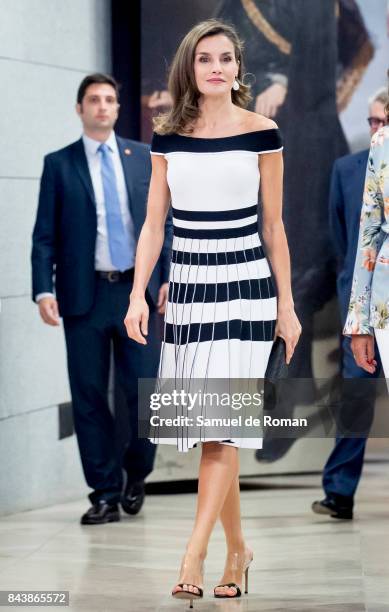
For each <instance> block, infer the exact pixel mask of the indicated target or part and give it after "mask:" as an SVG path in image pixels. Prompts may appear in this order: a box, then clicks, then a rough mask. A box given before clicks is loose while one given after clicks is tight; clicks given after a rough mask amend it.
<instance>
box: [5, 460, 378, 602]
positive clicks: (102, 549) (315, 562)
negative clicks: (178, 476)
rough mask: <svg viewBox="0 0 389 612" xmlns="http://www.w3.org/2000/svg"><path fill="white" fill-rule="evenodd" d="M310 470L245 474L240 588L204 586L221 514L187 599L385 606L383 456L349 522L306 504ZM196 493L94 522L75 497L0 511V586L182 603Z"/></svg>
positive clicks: (82, 598)
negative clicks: (201, 590) (197, 589)
mask: <svg viewBox="0 0 389 612" xmlns="http://www.w3.org/2000/svg"><path fill="white" fill-rule="evenodd" d="M319 482H320V480H319V476H317V475H315V476H289V477H286V476H284V477H271V478H261V479H255V478H254V479H253V478H250V479H247V480H245V481H244V482H243V483H242V488H243V491H242V500H243V502H242V503H243V522H244V528H245V533H246V536H247V541H248V542H249V543H250V544H251V546H252V547H253V548H254V562H253V565H252V568H251V569H250V574H249V594H248V595H245V596H243V597H242V598H241V599H240V600H232V601H224V600H215V599H213V598H212V596H211V593H212V586H213V585H214V584H217V582H218V580H219V578H220V577H221V570H222V567H223V559H224V544H223V534H222V530H221V528H220V526H218V527H217V529H216V530H215V532H214V534H213V537H212V540H211V543H210V546H209V550H208V558H207V561H206V568H205V569H206V576H205V597H204V599H203V600H202V601H196V602H195V603H194V611H195V610H197V611H198V612H201V611H202V610H207V611H215V612H221V611H228V612H237V611H252V612H265V611H268V610H269V611H272V612H275V611H279V612H282V611H284V610H288V611H291V610H293V611H296V612H303V611H312V612H313V611H317V612H327V611H328V612H360V611H362V610H366V611H368V612H384V611H389V463H388V461H387V460H385V458H383V459H381V460H375V461H373V462H369V463H368V464H367V465H366V466H365V472H364V478H363V482H362V485H361V487H360V491H359V495H358V503H357V508H356V517H355V520H354V521H353V522H350V521H336V520H334V519H330V518H328V519H327V518H326V517H320V516H316V515H313V514H312V513H311V512H310V504H311V501H312V500H314V499H316V498H318V497H319V496H321V491H320V486H319ZM194 502H195V495H194V494H193V493H180V494H169V495H160V494H158V495H154V494H153V495H148V497H147V499H146V503H145V506H144V508H143V509H142V511H141V513H140V514H139V515H138V516H136V517H129V516H127V515H125V516H124V518H123V520H122V521H121V522H120V523H114V524H110V525H104V526H98V527H96V526H95V527H82V526H81V525H80V524H79V516H80V515H81V513H82V512H83V511H84V510H85V509H86V503H85V501H84V500H81V501H77V502H74V503H68V504H64V505H59V506H55V507H50V508H47V509H43V510H36V511H30V512H23V513H20V514H14V515H9V516H5V517H3V518H2V519H1V521H0V590H11V589H12V590H16V589H21V590H28V589H33V590H55V589H56V590H68V591H70V607H69V608H66V609H70V610H88V611H91V612H92V611H94V612H100V611H104V612H113V611H115V610H121V611H129V612H132V611H134V612H135V611H136V612H143V611H144V612H146V611H147V612H149V611H152V610H164V611H175V610H177V611H180V610H186V609H188V607H189V606H188V603H187V602H184V601H182V600H181V601H176V600H173V599H171V597H170V596H169V592H170V589H171V587H172V586H173V584H174V581H175V579H176V576H177V568H178V566H179V563H180V558H181V553H182V550H183V546H184V542H185V539H186V537H187V535H188V533H189V530H190V527H191V524H192V518H193V513H194ZM1 609H2V610H15V608H14V607H12V608H11V607H3V608H1ZM27 609H30V608H27ZM31 609H34V610H47V609H52V608H43V607H34V608H31Z"/></svg>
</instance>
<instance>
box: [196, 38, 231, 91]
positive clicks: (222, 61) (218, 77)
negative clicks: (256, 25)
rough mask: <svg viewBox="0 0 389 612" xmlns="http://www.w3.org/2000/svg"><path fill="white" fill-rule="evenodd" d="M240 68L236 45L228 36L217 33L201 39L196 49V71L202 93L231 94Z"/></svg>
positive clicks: (198, 85)
mask: <svg viewBox="0 0 389 612" xmlns="http://www.w3.org/2000/svg"><path fill="white" fill-rule="evenodd" d="M238 70H239V65H238V63H237V61H236V59H235V51H234V45H233V44H232V42H231V41H230V39H229V38H227V36H225V35H224V34H217V35H215V36H207V37H206V38H203V39H202V40H200V42H199V43H198V45H197V47H196V51H195V58H194V73H195V79H196V84H197V87H198V90H199V91H200V93H201V94H203V95H204V96H220V95H226V94H227V93H229V94H230V93H231V88H232V84H233V82H234V79H235V77H236V76H237V74H238Z"/></svg>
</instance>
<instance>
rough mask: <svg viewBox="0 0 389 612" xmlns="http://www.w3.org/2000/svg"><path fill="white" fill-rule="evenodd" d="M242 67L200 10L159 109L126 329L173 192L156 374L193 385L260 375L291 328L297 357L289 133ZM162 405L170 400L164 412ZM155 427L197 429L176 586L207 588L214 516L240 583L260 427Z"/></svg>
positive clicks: (134, 325) (141, 328) (236, 589)
mask: <svg viewBox="0 0 389 612" xmlns="http://www.w3.org/2000/svg"><path fill="white" fill-rule="evenodd" d="M243 74H244V73H243V66H242V47H241V43H240V41H239V38H238V36H237V34H236V32H235V30H234V29H233V28H232V27H230V26H228V25H226V24H224V23H223V22H220V21H216V20H209V21H206V22H203V23H200V24H198V25H197V26H195V27H194V28H193V29H192V30H191V31H190V32H189V33H188V34H187V35H186V37H185V38H184V39H183V41H182V43H181V45H180V47H179V49H178V51H177V54H176V56H175V59H174V61H173V64H172V68H171V71H170V77H169V90H170V93H171V95H172V99H173V107H172V109H171V110H170V112H169V113H168V114H167V115H164V116H161V117H158V118H156V120H155V132H154V136H153V141H152V146H151V154H152V177H151V183H150V191H149V199H148V207H147V218H146V221H145V223H144V226H143V228H142V232H141V235H140V238H139V242H138V249H137V257H136V266H135V277H134V284H133V289H132V292H131V296H130V306H129V310H128V313H127V316H126V319H125V324H126V327H127V332H128V335H129V337H130V338H132V339H134V340H136V341H138V342H140V343H143V344H145V343H146V339H145V337H144V336H145V335H147V320H148V306H147V302H146V300H145V287H146V286H147V282H148V279H149V278H150V275H151V272H152V269H153V267H154V265H155V263H156V261H157V259H158V256H159V253H160V250H161V247H162V243H163V228H164V222H165V219H166V215H167V211H168V208H169V205H170V202H171V205H172V212H173V222H174V238H173V249H172V260H171V267H170V278H169V297H168V303H167V308H166V313H165V326H164V338H163V342H162V347H161V355H160V365H159V373H158V379H157V386H158V385H159V384H160V383H161V382H162V383H163V382H164V381H172V384H173V387H174V388H180V389H186V390H188V389H189V388H190V386H191V383H192V382H193V381H196V382H197V381H203V382H204V381H208V382H209V381H212V380H215V379H217V380H221V379H225V380H226V381H231V380H232V379H240V380H244V379H254V380H257V379H260V378H263V377H264V374H265V370H266V365H267V361H268V358H269V354H270V350H271V347H272V344H273V340H274V338H275V336H276V335H279V336H282V337H283V338H284V339H285V342H286V347H287V361H290V359H291V357H292V354H293V351H294V348H295V346H296V344H297V341H298V338H299V335H300V333H301V326H300V324H299V322H298V319H297V317H296V315H295V312H294V307H293V300H292V294H291V286H290V263H289V252H288V246H287V241H286V236H285V232H284V228H283V224H282V219H281V207H282V153H281V149H282V144H281V138H280V134H279V131H278V128H277V126H276V124H275V123H274V122H273V121H271V120H268V119H266V118H265V117H263V116H260V115H257V114H255V113H251V112H249V111H247V110H245V108H244V107H245V106H246V105H247V103H248V102H249V100H250V94H249V88H248V87H247V86H246V85H244V84H243V83H242V80H241V79H242V75H243ZM260 181H261V193H262V202H263V214H262V232H263V237H264V240H265V246H266V247H267V252H268V255H269V259H270V260H271V264H272V268H273V272H274V276H275V281H276V288H277V292H276V291H275V289H274V286H273V283H272V279H271V276H270V269H269V265H268V262H267V259H266V257H265V254H264V251H263V249H262V246H261V241H260V238H259V234H258V223H257V204H258V190H259V183H260ZM276 293H277V298H276ZM277 299H278V303H277ZM226 384H227V383H226ZM227 386H228V385H227ZM196 390H197V388H196ZM164 391H165V388H164ZM179 409H180V410H178V411H177V413H178V412H180V414H182V412H181V411H182V410H183V411H184V412H186V413H187V412H188V411H187V409H185V407H183V406H180V407H179ZM165 412H166V411H165ZM165 412H164V407H163V406H162V407H161V408H160V410H159V413H160V414H161V416H163V415H164V414H165ZM208 416H209V409H208ZM151 439H152V441H154V442H156V443H174V444H176V445H177V449H178V450H179V451H183V452H185V451H188V450H189V449H190V448H192V447H193V446H194V445H195V444H196V443H197V442H202V455H201V463H200V472H199V488H198V503H197V513H196V519H195V524H194V528H193V532H192V534H191V536H190V538H189V541H188V543H187V547H186V553H185V556H184V558H183V561H182V565H181V573H180V577H179V582H178V584H177V585H176V586H175V587H174V589H173V592H172V594H173V596H175V597H177V598H184V599H190V600H191V603H192V601H193V600H194V599H196V598H200V597H202V596H203V587H202V581H203V575H202V567H203V561H204V558H205V556H206V552H207V545H208V540H209V537H210V535H211V532H212V529H213V526H214V524H215V522H216V520H217V519H218V518H220V519H221V521H222V524H223V527H224V531H225V536H226V543H227V559H226V564H225V568H224V574H223V576H222V579H221V583H220V585H218V586H217V587H215V590H214V596H215V597H238V596H240V594H241V584H242V576H243V574H245V576H246V587H247V572H248V567H249V564H250V562H251V561H252V558H253V551H252V550H251V549H250V548H249V547H248V546H247V545H246V543H245V540H244V537H243V534H242V530H241V525H240V502H239V455H238V449H239V447H246V448H250V447H251V448H259V447H260V446H261V442H262V441H261V438H260V436H259V434H258V437H256V438H252V437H247V438H244V437H234V436H228V435H222V436H220V437H212V435H210V434H209V432H208V433H207V431H206V430H205V432H204V435H198V436H194V435H193V434H189V435H188V433H187V430H186V429H185V427H177V429H176V430H175V435H174V437H173V438H172V437H170V438H169V437H163V436H160V435H159V433H158V432H153V437H152V438H151ZM246 590H247V588H246Z"/></svg>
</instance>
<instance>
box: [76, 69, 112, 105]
mask: <svg viewBox="0 0 389 612" xmlns="http://www.w3.org/2000/svg"><path fill="white" fill-rule="evenodd" d="M94 83H107V84H108V85H111V87H113V88H114V90H115V93H116V98H117V100H118V102H119V83H117V81H115V79H114V78H113V77H112V76H110V75H109V74H103V73H102V72H95V74H88V76H86V77H85V79H83V80H82V81H81V83H80V86H79V88H78V92H77V104H81V103H82V100H83V98H84V96H85V93H86V90H87V89H88V87H89V86H90V85H94Z"/></svg>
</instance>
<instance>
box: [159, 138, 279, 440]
mask: <svg viewBox="0 0 389 612" xmlns="http://www.w3.org/2000/svg"><path fill="white" fill-rule="evenodd" d="M281 149H282V144H281V137H280V133H279V130H278V129H268V130H261V131H256V132H249V133H245V134H240V135H237V136H227V137H222V138H197V137H190V136H181V135H178V134H171V135H164V136H161V135H158V134H156V133H154V135H153V140H152V144H151V154H152V155H163V156H164V157H165V159H166V160H167V181H168V185H169V188H170V193H171V203H172V213H173V227H174V236H173V244H172V260H171V266H170V277H169V298H168V303H167V308H166V313H165V323H164V337H163V342H162V346H161V353H160V363H159V371H158V378H157V381H158V380H163V379H171V380H175V381H176V383H177V384H181V386H182V387H184V386H185V382H186V383H188V381H190V380H191V379H201V380H206V379H213V378H217V379H222V378H223V379H225V378H228V379H247V378H255V379H258V378H263V377H264V374H265V370H266V365H267V361H268V358H269V354H270V350H271V347H272V344H273V337H274V331H275V322H276V317H277V303H276V296H275V290H274V285H273V283H272V279H271V275H270V269H269V265H268V262H267V259H266V257H265V254H264V252H263V249H262V246H261V241H260V237H259V234H258V215H257V207H258V193H259V183H260V176H259V168H258V154H266V153H272V152H276V151H281ZM160 412H161V410H160ZM176 434H177V435H176V436H175V437H172V438H162V437H161V436H160V435H159V433H158V428H154V429H153V433H152V437H150V440H151V441H152V442H155V443H167V444H169V443H170V444H176V445H177V448H178V450H180V451H184V452H185V451H187V450H188V449H189V448H191V447H193V446H194V445H195V444H196V442H198V441H200V438H193V437H190V436H188V435H186V433H185V432H184V431H182V430H181V429H180V428H177V430H176ZM207 439H209V438H207ZM218 441H220V442H223V443H226V444H232V445H234V446H239V447H245V448H261V447H262V438H261V437H258V438H246V439H242V438H241V439H239V440H231V439H228V440H226V439H218Z"/></svg>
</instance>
